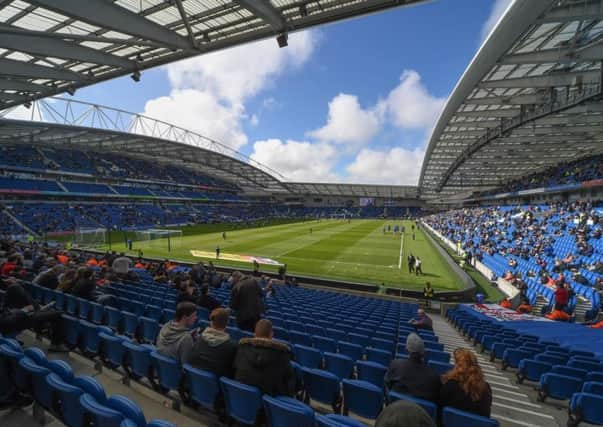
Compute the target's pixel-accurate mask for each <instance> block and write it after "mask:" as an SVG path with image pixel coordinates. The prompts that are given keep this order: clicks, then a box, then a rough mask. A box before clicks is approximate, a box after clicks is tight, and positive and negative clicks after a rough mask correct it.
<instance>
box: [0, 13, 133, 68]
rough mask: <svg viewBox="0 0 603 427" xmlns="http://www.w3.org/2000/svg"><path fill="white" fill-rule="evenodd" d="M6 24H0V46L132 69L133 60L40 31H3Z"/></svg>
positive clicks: (34, 53) (41, 54)
mask: <svg viewBox="0 0 603 427" xmlns="http://www.w3.org/2000/svg"><path fill="white" fill-rule="evenodd" d="M6 27H7V26H5V25H1V24H0V34H1V35H2V36H1V37H0V47H3V48H5V49H10V50H16V51H20V52H27V53H31V54H33V55H40V56H44V57H46V56H50V57H57V58H62V59H71V60H76V61H82V62H91V63H93V64H102V65H112V66H116V67H122V68H125V69H134V62H132V61H129V60H127V59H124V58H121V57H119V56H113V55H110V54H108V53H104V52H102V51H100V50H96V49H92V48H89V47H86V46H81V45H79V44H77V43H71V42H67V41H64V40H59V39H52V38H48V37H46V36H45V33H43V32H40V33H39V35H33V34H31V33H29V34H22V33H14V32H8V33H6V32H4V31H3V29H5V28H6Z"/></svg>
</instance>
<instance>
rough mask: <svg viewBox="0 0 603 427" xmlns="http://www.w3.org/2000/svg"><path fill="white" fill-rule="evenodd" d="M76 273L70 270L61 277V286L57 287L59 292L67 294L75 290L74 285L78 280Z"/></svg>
mask: <svg viewBox="0 0 603 427" xmlns="http://www.w3.org/2000/svg"><path fill="white" fill-rule="evenodd" d="M76 274H77V273H76V271H75V270H73V269H68V270H67V271H65V272H64V273H63V274H61V275H60V276H59V284H58V286H57V290H59V291H63V292H65V293H66V294H69V293H71V290H72V289H73V285H74V284H75V280H76Z"/></svg>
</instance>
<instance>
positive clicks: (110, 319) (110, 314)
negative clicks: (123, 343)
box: [105, 306, 123, 331]
mask: <svg viewBox="0 0 603 427" xmlns="http://www.w3.org/2000/svg"><path fill="white" fill-rule="evenodd" d="M105 314H106V318H107V326H108V327H110V328H111V329H114V330H116V331H120V330H121V322H122V318H123V316H122V314H121V311H120V310H118V309H117V308H115V307H108V306H107V307H105Z"/></svg>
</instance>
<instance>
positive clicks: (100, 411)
mask: <svg viewBox="0 0 603 427" xmlns="http://www.w3.org/2000/svg"><path fill="white" fill-rule="evenodd" d="M79 403H80V407H81V410H82V412H83V414H84V424H85V425H92V426H98V427H101V426H102V427H120V426H121V423H122V421H123V420H124V416H123V415H122V414H121V413H120V412H117V411H116V410H114V409H111V408H109V407H107V406H105V405H103V404H101V403H99V402H97V401H96V400H95V399H94V397H92V396H91V395H89V394H86V393H84V394H82V395H81V396H80V399H79ZM128 427H129V426H128Z"/></svg>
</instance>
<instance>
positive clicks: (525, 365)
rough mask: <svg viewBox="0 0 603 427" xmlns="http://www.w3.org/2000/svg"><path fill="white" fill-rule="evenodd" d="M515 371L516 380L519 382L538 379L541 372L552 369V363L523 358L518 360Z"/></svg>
mask: <svg viewBox="0 0 603 427" xmlns="http://www.w3.org/2000/svg"><path fill="white" fill-rule="evenodd" d="M518 369H519V370H518V371H517V382H518V383H519V384H521V383H522V382H523V381H524V380H526V379H527V380H530V381H540V377H541V376H542V374H544V373H546V372H549V371H550V370H551V369H553V365H552V364H550V363H547V362H540V361H538V360H533V359H523V360H522V361H520V362H519V367H518Z"/></svg>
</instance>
